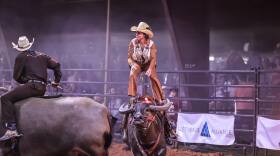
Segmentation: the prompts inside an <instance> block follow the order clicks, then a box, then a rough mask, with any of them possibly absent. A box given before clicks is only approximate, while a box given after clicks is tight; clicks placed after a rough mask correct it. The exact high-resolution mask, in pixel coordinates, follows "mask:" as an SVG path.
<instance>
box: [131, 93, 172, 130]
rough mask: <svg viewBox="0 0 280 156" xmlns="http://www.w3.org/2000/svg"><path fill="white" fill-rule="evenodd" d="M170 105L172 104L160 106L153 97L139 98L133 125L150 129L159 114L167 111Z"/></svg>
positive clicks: (134, 110) (134, 112) (133, 113)
mask: <svg viewBox="0 0 280 156" xmlns="http://www.w3.org/2000/svg"><path fill="white" fill-rule="evenodd" d="M170 105H171V103H170V102H169V101H167V102H165V103H164V105H161V106H159V105H156V102H155V101H154V100H153V98H152V97H149V96H142V97H139V98H138V99H137V101H136V103H135V104H134V108H133V112H132V116H133V120H132V124H133V125H135V126H137V127H139V128H148V127H149V126H150V124H151V123H152V122H153V121H155V120H156V114H157V112H159V111H166V110H167V109H168V108H169V107H170Z"/></svg>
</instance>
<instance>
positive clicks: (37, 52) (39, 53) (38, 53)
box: [35, 51, 46, 55]
mask: <svg viewBox="0 0 280 156" xmlns="http://www.w3.org/2000/svg"><path fill="white" fill-rule="evenodd" d="M35 53H36V54H37V55H46V54H45V53H43V52H40V51H35Z"/></svg>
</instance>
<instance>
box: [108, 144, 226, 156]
mask: <svg viewBox="0 0 280 156" xmlns="http://www.w3.org/2000/svg"><path fill="white" fill-rule="evenodd" d="M125 147H126V146H125V145H124V144H121V143H113V144H112V145H111V147H110V149H109V156H133V154H132V153H131V152H130V151H126V150H124V148H125ZM167 156H223V154H222V153H219V152H216V153H200V152H192V151H188V150H186V151H185V150H184V151H183V150H177V149H171V148H168V150H167Z"/></svg>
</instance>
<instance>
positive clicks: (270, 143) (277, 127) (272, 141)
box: [256, 117, 280, 150]
mask: <svg viewBox="0 0 280 156" xmlns="http://www.w3.org/2000/svg"><path fill="white" fill-rule="evenodd" d="M256 145H257V147H260V148H267V149H273V150H280V120H272V119H268V118H264V117H258V124H257V138H256Z"/></svg>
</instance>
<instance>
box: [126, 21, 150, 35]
mask: <svg viewBox="0 0 280 156" xmlns="http://www.w3.org/2000/svg"><path fill="white" fill-rule="evenodd" d="M130 31H137V32H142V33H145V34H147V35H148V36H149V38H152V37H153V36H154V33H153V32H152V29H151V27H150V26H149V25H148V24H147V23H145V22H140V23H139V24H138V26H132V27H131V28H130Z"/></svg>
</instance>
